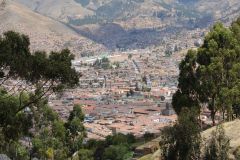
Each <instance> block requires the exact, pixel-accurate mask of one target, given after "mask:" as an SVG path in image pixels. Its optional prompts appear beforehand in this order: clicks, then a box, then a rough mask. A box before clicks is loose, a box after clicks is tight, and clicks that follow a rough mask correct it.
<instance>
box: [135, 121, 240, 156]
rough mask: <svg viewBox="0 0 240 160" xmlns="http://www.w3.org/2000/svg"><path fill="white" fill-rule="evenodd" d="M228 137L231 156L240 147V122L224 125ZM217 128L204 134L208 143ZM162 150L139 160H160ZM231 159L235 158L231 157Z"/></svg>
mask: <svg viewBox="0 0 240 160" xmlns="http://www.w3.org/2000/svg"><path fill="white" fill-rule="evenodd" d="M223 127H224V129H225V133H226V135H227V136H228V137H229V138H230V147H231V150H230V152H231V154H232V153H233V151H235V150H236V149H237V148H238V147H240V120H235V121H232V122H226V123H224V124H223ZM215 128H216V127H212V128H210V129H207V130H205V131H203V132H202V137H203V138H204V139H206V141H207V140H208V139H209V138H210V136H211V133H212V131H214V130H215ZM159 155H160V150H158V151H157V152H155V153H154V154H149V155H146V156H144V157H142V158H140V159H139V160H159ZM231 158H234V157H233V155H231Z"/></svg>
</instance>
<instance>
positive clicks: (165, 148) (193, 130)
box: [160, 108, 201, 160]
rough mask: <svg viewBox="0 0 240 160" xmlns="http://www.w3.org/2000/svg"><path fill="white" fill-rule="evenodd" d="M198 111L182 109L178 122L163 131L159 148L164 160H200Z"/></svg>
mask: <svg viewBox="0 0 240 160" xmlns="http://www.w3.org/2000/svg"><path fill="white" fill-rule="evenodd" d="M197 112H198V111H197V110H196V109H194V108H192V109H188V108H184V109H182V111H181V113H180V115H179V117H178V122H177V123H176V124H175V125H174V126H173V127H167V128H165V129H164V130H163V132H162V136H161V141H160V147H161V150H162V152H161V153H162V158H163V159H165V160H192V159H200V155H201V135H200V126H199V123H198V118H197V117H196V115H198V113H197Z"/></svg>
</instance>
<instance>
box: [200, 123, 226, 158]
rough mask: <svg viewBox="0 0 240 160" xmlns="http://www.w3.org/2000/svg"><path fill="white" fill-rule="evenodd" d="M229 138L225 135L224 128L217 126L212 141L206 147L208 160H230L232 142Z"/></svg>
mask: <svg viewBox="0 0 240 160" xmlns="http://www.w3.org/2000/svg"><path fill="white" fill-rule="evenodd" d="M229 141H230V140H229V138H228V137H227V136H226V135H225V131H224V129H223V126H221V125H220V126H217V127H216V130H215V131H213V132H212V135H211V139H210V140H209V143H208V144H207V145H206V147H205V157H204V159H206V160H218V159H221V160H228V159H229V149H230V142H229Z"/></svg>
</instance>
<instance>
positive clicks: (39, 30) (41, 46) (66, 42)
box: [0, 1, 104, 55]
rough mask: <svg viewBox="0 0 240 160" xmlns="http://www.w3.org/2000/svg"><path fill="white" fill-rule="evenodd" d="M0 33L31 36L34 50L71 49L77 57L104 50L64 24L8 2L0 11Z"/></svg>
mask: <svg viewBox="0 0 240 160" xmlns="http://www.w3.org/2000/svg"><path fill="white" fill-rule="evenodd" d="M0 22H1V23H0V33H3V32H5V31H8V30H15V31H18V32H22V33H24V34H27V35H29V37H30V40H31V49H32V50H48V51H49V50H59V49H62V48H64V47H69V48H70V49H71V50H72V51H73V52H74V53H75V54H76V55H78V54H80V53H82V52H92V51H91V50H92V49H95V50H102V49H104V48H103V47H102V46H100V45H96V44H95V43H94V42H92V41H90V40H88V39H86V38H84V37H82V36H79V35H78V34H77V33H76V32H74V31H73V30H71V29H70V28H68V27H66V26H65V25H63V24H62V23H59V22H57V21H54V20H52V19H50V18H48V17H44V16H42V15H40V14H38V13H35V12H33V11H32V10H30V9H29V8H27V7H25V6H23V5H21V4H19V3H16V2H13V1H7V2H6V4H5V5H4V6H2V7H1V9H0Z"/></svg>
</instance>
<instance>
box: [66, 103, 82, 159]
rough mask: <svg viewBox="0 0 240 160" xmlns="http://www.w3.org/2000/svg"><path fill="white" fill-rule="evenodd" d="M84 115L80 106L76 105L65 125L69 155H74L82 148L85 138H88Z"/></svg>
mask: <svg viewBox="0 0 240 160" xmlns="http://www.w3.org/2000/svg"><path fill="white" fill-rule="evenodd" d="M83 120H84V114H83V113H82V109H81V107H80V105H75V106H74V107H73V110H72V111H71V113H70V116H69V118H68V121H67V123H66V124H65V128H66V130H67V131H66V132H67V135H66V136H67V142H66V143H67V146H68V148H69V155H70V156H71V155H73V154H74V153H75V152H77V151H78V150H79V149H80V148H81V147H82V142H83V138H85V137H86V132H85V128H84V126H83V123H82V122H83Z"/></svg>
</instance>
